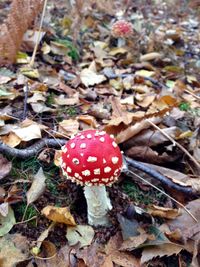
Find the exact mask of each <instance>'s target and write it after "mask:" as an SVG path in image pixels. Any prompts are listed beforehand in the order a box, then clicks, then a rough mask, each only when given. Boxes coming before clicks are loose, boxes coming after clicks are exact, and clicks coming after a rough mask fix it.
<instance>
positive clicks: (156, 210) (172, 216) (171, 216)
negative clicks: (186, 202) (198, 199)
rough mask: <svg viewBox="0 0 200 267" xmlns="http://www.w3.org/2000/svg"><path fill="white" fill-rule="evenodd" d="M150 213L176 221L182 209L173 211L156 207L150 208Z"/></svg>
mask: <svg viewBox="0 0 200 267" xmlns="http://www.w3.org/2000/svg"><path fill="white" fill-rule="evenodd" d="M148 213H150V214H151V215H152V216H158V217H161V218H165V219H175V218H176V217H178V216H180V214H181V213H180V209H171V208H165V207H159V206H156V205H153V206H150V207H148Z"/></svg>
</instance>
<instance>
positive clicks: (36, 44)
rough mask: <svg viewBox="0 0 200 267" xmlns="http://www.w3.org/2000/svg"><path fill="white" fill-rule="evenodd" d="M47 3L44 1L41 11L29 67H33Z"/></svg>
mask: <svg viewBox="0 0 200 267" xmlns="http://www.w3.org/2000/svg"><path fill="white" fill-rule="evenodd" d="M47 1H48V0H44V5H43V10H42V17H41V20H40V26H39V31H38V38H37V41H36V43H35V47H34V50H33V54H32V57H31V61H30V64H29V65H30V67H33V65H34V62H35V56H36V53H37V49H38V45H39V42H40V35H41V31H42V24H43V21H44V16H45V11H46V6H47Z"/></svg>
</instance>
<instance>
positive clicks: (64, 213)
mask: <svg viewBox="0 0 200 267" xmlns="http://www.w3.org/2000/svg"><path fill="white" fill-rule="evenodd" d="M41 213H42V214H43V215H44V216H45V217H47V218H48V219H49V220H52V221H53V222H57V223H64V224H67V225H72V226H75V225H76V222H75V220H74V218H73V216H72V215H71V213H70V211H69V209H68V208H67V207H65V208H60V207H54V206H46V207H45V208H43V210H42V211H41Z"/></svg>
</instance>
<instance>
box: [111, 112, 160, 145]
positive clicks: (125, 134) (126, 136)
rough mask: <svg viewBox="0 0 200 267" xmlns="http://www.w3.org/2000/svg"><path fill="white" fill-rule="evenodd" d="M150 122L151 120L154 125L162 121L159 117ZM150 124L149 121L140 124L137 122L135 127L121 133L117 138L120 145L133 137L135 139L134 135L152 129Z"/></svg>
mask: <svg viewBox="0 0 200 267" xmlns="http://www.w3.org/2000/svg"><path fill="white" fill-rule="evenodd" d="M149 120H151V121H152V122H153V123H154V124H158V123H159V122H161V121H162V119H161V118H159V117H152V118H150V119H149ZM150 127H151V126H150V124H149V122H148V121H146V120H145V119H144V120H142V121H140V122H136V123H135V124H134V125H132V126H130V127H128V128H127V129H125V130H123V131H121V132H120V133H119V134H118V135H117V137H116V141H117V143H118V144H120V143H123V142H124V141H126V140H128V139H130V138H131V137H133V136H134V135H136V134H138V133H140V132H141V131H142V130H144V129H148V128H150Z"/></svg>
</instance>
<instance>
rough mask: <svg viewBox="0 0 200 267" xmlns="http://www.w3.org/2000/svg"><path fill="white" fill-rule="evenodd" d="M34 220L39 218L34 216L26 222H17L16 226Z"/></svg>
mask: <svg viewBox="0 0 200 267" xmlns="http://www.w3.org/2000/svg"><path fill="white" fill-rule="evenodd" d="M34 219H37V216H33V217H31V218H30V219H28V220H25V221H21V222H17V223H15V225H18V224H22V223H27V222H30V221H32V220H34Z"/></svg>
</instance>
